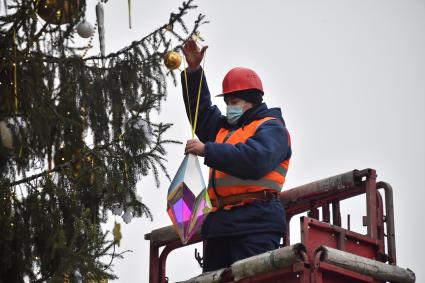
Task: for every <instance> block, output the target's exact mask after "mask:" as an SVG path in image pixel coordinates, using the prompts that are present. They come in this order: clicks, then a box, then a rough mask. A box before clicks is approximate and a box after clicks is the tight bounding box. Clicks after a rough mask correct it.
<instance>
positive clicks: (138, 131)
mask: <svg viewBox="0 0 425 283" xmlns="http://www.w3.org/2000/svg"><path fill="white" fill-rule="evenodd" d="M2 1H3V3H2V5H0V8H1V7H3V9H2V10H0V122H2V123H3V125H6V127H7V129H9V131H10V133H11V135H12V137H13V147H12V148H10V147H8V146H7V145H6V144H5V142H4V141H3V142H2V139H3V138H4V136H5V135H7V133H6V132H5V131H4V127H3V131H1V130H0V136H2V139H0V251H1V253H0V282H24V277H27V278H29V280H30V281H31V282H46V281H47V282H64V276H68V275H69V280H70V281H71V282H76V281H75V280H77V279H76V277H75V276H74V275H75V274H76V273H80V274H81V275H82V276H83V278H86V279H88V278H92V279H96V280H99V279H101V278H105V277H108V278H114V277H115V276H114V274H113V273H112V270H111V262H112V260H113V259H114V258H116V257H120V256H121V254H117V253H116V252H115V246H116V244H117V242H116V241H114V239H113V237H112V235H111V234H110V233H109V232H108V231H104V230H103V229H102V227H101V224H102V223H105V222H106V221H107V216H108V211H110V210H113V209H114V208H116V207H117V206H122V207H123V208H124V210H125V209H127V208H131V211H133V214H134V216H145V217H148V218H152V215H151V213H150V211H149V209H148V207H146V206H145V205H144V204H143V203H142V202H141V201H140V199H139V198H136V194H135V191H136V190H135V189H136V184H137V182H138V181H139V180H140V178H141V176H146V175H148V174H154V176H155V180H156V181H157V185H158V186H159V179H158V177H159V172H160V171H162V172H164V173H165V175H167V172H166V168H165V165H164V161H165V155H166V150H165V145H166V144H168V143H174V142H175V141H173V140H167V139H165V138H164V133H165V132H166V131H167V129H168V128H169V127H170V126H171V124H163V123H155V122H153V121H151V118H150V114H151V113H152V111H155V110H159V109H160V107H161V101H163V99H164V98H165V96H166V88H167V85H166V79H167V76H171V77H172V78H173V79H174V81H175V77H174V74H173V72H170V71H168V70H166V69H165V68H164V66H163V64H162V58H163V56H164V54H165V53H166V52H167V51H169V50H170V49H171V37H173V38H174V39H173V40H174V41H176V42H178V43H179V44H177V45H176V46H175V47H174V48H173V49H174V50H176V49H179V48H181V44H182V43H183V42H184V41H185V39H187V38H188V37H190V36H192V35H193V34H194V33H196V32H197V31H198V28H199V26H200V25H202V24H204V23H206V21H205V18H204V15H202V14H200V15H199V16H198V17H197V19H196V20H195V22H194V23H193V27H192V28H191V29H190V30H189V28H188V27H187V26H186V25H185V23H184V21H183V17H184V16H185V15H186V14H187V12H188V11H189V10H191V9H194V8H196V6H195V5H193V0H188V1H187V2H183V4H182V6H181V7H180V8H179V11H178V12H177V13H172V14H171V15H170V19H169V21H168V22H167V23H166V24H164V25H163V26H161V27H160V28H158V29H156V30H155V31H153V32H152V33H150V34H149V35H147V36H146V37H144V38H142V39H141V40H139V41H135V42H133V43H132V44H131V45H129V46H127V47H125V48H123V49H121V50H119V51H117V52H115V53H111V54H109V55H107V56H105V57H101V56H93V57H88V58H81V54H82V53H83V50H82V49H83V48H76V47H75V45H74V43H73V37H74V34H75V32H74V31H75V26H76V24H77V23H78V22H80V21H81V19H82V18H83V16H84V13H85V8H86V7H85V6H86V5H85V1H83V0H80V1H71V2H72V3H77V8H78V9H77V10H78V11H79V12H78V13H77V14H76V15H75V17H73V18H72V19H71V22H70V23H69V24H65V25H54V24H51V23H49V21H43V20H41V19H40V17H39V16H38V15H37V10H36V9H37V3H38V1H41V0H36V1H34V0H2ZM56 2H58V3H64V2H67V0H56ZM78 3H79V4H80V5H78ZM64 5H65V4H64ZM106 5H107V4H106ZM106 7H107V6H106ZM170 26H173V27H174V28H173V29H172V31H167V27H168V29H169V27H170ZM177 30H179V31H177ZM14 64H16V65H14ZM15 78H16V80H15ZM167 176H168V175H167ZM105 256H109V257H111V258H110V260H109V259H108V260H105ZM101 259H103V260H101ZM105 262H106V263H105Z"/></svg>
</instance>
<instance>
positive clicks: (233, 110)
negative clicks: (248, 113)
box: [226, 105, 244, 125]
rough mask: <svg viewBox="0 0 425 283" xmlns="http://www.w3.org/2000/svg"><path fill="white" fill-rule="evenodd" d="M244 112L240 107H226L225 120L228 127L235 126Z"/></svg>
mask: <svg viewBox="0 0 425 283" xmlns="http://www.w3.org/2000/svg"><path fill="white" fill-rule="evenodd" d="M243 112H244V110H243V107H242V106H240V105H228V106H227V108H226V119H227V123H229V124H230V125H236V123H237V122H238V120H239V118H240V117H241V116H242V114H243Z"/></svg>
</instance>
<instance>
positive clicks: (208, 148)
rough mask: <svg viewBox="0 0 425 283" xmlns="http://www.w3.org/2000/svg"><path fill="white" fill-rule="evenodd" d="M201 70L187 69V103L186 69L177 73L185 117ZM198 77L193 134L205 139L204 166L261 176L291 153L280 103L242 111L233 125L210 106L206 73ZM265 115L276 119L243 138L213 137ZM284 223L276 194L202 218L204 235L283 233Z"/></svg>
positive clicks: (247, 176) (193, 100) (244, 175)
mask: <svg viewBox="0 0 425 283" xmlns="http://www.w3.org/2000/svg"><path fill="white" fill-rule="evenodd" d="M201 74H202V69H199V70H197V71H195V72H187V85H188V90H189V92H188V93H189V100H190V103H188V101H187V94H186V83H185V81H184V73H183V72H182V74H181V79H182V86H183V99H184V102H185V107H186V113H187V115H188V117H189V113H191V114H192V116H194V113H195V110H196V101H197V94H198V88H199V81H200V79H201ZM202 80H203V82H202V88H201V92H200V103H199V110H198V113H199V115H198V122H197V128H196V135H197V136H198V138H199V140H200V141H201V142H203V143H204V144H205V159H204V161H205V162H204V163H205V165H207V166H208V167H210V168H213V169H216V170H219V171H222V172H225V173H227V174H230V175H233V176H235V177H238V178H242V179H259V178H261V177H263V176H264V175H266V174H267V173H269V172H270V171H272V170H273V169H275V168H276V167H277V166H278V165H279V164H280V163H281V162H282V161H284V160H285V159H288V158H290V157H291V154H292V150H291V146H290V143H289V138H288V135H289V134H288V131H287V129H286V126H285V122H284V120H283V118H282V113H281V110H280V109H279V108H268V107H267V105H266V104H265V103H262V104H260V105H257V106H255V107H253V108H251V109H249V110H248V111H246V112H245V113H244V114H243V115H242V117H241V118H240V119H239V120H238V123H237V124H236V125H234V126H232V125H230V124H228V123H227V120H226V117H225V116H223V115H222V114H221V112H220V110H219V109H218V107H217V106H215V105H212V103H211V95H210V92H209V89H208V83H207V81H206V78H205V74H204V75H203V79H202ZM189 104H190V105H189ZM189 107H190V111H189ZM264 117H274V118H276V119H277V120H270V121H267V122H265V123H263V124H262V125H261V126H260V127H259V128H258V129H257V131H256V132H255V134H254V136H252V137H251V138H249V139H248V140H247V141H246V143H238V144H236V145H231V144H225V143H224V144H219V143H215V142H214V141H215V138H216V135H217V133H218V131H219V130H220V129H221V128H227V129H237V128H239V127H243V126H244V125H245V124H248V123H250V122H252V121H254V120H259V119H262V118H264ZM192 120H193V117H192ZM286 225H287V224H286V220H285V211H284V208H283V206H282V204H281V202H280V201H279V200H278V199H273V200H271V201H269V202H264V201H255V202H252V203H249V204H246V205H243V206H238V207H234V208H232V209H231V210H223V209H219V210H217V211H215V212H213V213H210V214H209V215H208V217H207V219H206V220H205V222H204V223H203V226H202V236H203V238H204V239H208V238H214V237H224V236H235V235H243V234H248V233H256V232H278V233H285V232H286V228H287V227H286Z"/></svg>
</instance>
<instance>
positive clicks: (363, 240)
mask: <svg viewBox="0 0 425 283" xmlns="http://www.w3.org/2000/svg"><path fill="white" fill-rule="evenodd" d="M381 192H383V193H384V197H382V194H381ZM360 195H364V196H365V203H366V212H365V214H366V215H365V216H362V220H363V225H364V226H365V227H367V233H366V234H362V233H358V232H354V231H350V227H349V226H350V223H349V221H348V227H347V228H342V227H341V212H340V205H341V201H343V200H346V199H349V198H352V197H356V196H360ZM280 200H281V201H282V203H283V205H284V207H285V210H286V218H287V222H288V223H289V222H290V221H291V219H292V217H294V216H295V215H298V214H301V213H305V212H307V213H308V217H301V218H300V221H301V225H300V227H301V244H300V245H299V246H297V247H298V248H297V249H296V250H297V254H298V255H297V256H296V257H295V258H294V262H292V263H291V265H290V266H286V265H285V267H282V268H280V267H279V268H278V267H276V268H277V269H276V270H269V271H267V272H263V273H261V272H259V273H258V274H255V275H249V276H247V277H244V278H239V279H238V280H235V276H236V275H235V274H234V273H236V271H235V270H236V267H235V268H233V269H232V267H230V268H228V269H227V270H224V271H223V272H222V273H220V279H217V281H210V282H238V283H242V282H244V283H245V282H246V283H247V282H276V283H277V282H285V283H290V282H304V283H307V282H312V283H313V282H315V283H322V282H323V283H334V282H346V283H350V282H353V283H354V282H386V281H390V280H391V281H390V282H415V276H414V273H413V272H412V271H410V270H408V269H403V268H399V267H397V266H396V264H397V258H396V246H395V231H394V211H393V195H392V188H391V186H390V185H389V184H387V183H385V182H376V171H375V170H373V169H365V170H353V171H349V172H347V173H344V174H340V175H336V176H333V177H330V178H326V179H322V180H319V181H316V182H312V183H309V184H306V185H303V186H300V187H296V188H293V189H290V190H285V191H283V192H281V193H280ZM331 222H332V223H331ZM145 239H146V240H149V241H150V267H149V268H150V269H149V270H150V273H149V282H150V283H165V282H167V279H166V270H165V266H166V264H165V263H166V260H167V256H168V254H169V253H170V252H171V251H172V250H174V249H177V248H181V247H183V245H182V244H181V242H180V240H179V238H178V236H177V235H176V233H175V231H174V229H173V228H172V227H171V226H168V227H164V228H161V229H157V230H154V231H152V232H151V233H150V234H147V235H145ZM200 241H201V238H200V236H199V234H197V235H195V236H194V237H193V239H191V240H190V242H189V243H188V244H187V245H191V244H194V243H197V242H200ZM283 242H284V243H285V244H286V246H289V244H290V233H289V225H288V234H287V235H284V240H283ZM161 247H164V249H163V250H162V252H161V254H160V253H159V249H160V248H161ZM300 247H301V248H300ZM276 251H277V250H276ZM266 256H268V255H266ZM341 258H342V260H339V259H341ZM349 258H352V260H351V261H350V260H345V259H349ZM346 262H348V263H347V264H346ZM357 262H361V263H363V262H365V264H363V265H362V264H357ZM235 264H236V263H235ZM350 264H351V265H350ZM365 265H372V266H373V268H374V270H375V271H376V270H378V272H371V271H369V270H368V267H365ZM375 265H376V266H375ZM232 266H233V265H232ZM201 277H202V276H201ZM199 280H200V279H199V278H198V279H190V280H188V281H185V282H199ZM202 282H207V281H202Z"/></svg>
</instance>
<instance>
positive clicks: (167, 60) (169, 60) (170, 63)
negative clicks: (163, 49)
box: [164, 51, 182, 70]
mask: <svg viewBox="0 0 425 283" xmlns="http://www.w3.org/2000/svg"><path fill="white" fill-rule="evenodd" d="M181 63H182V56H181V55H180V54H179V53H178V52H175V51H169V52H167V53H166V54H165V56H164V64H165V66H166V67H167V68H168V69H170V70H175V69H177V68H178V67H180V65H181Z"/></svg>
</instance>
